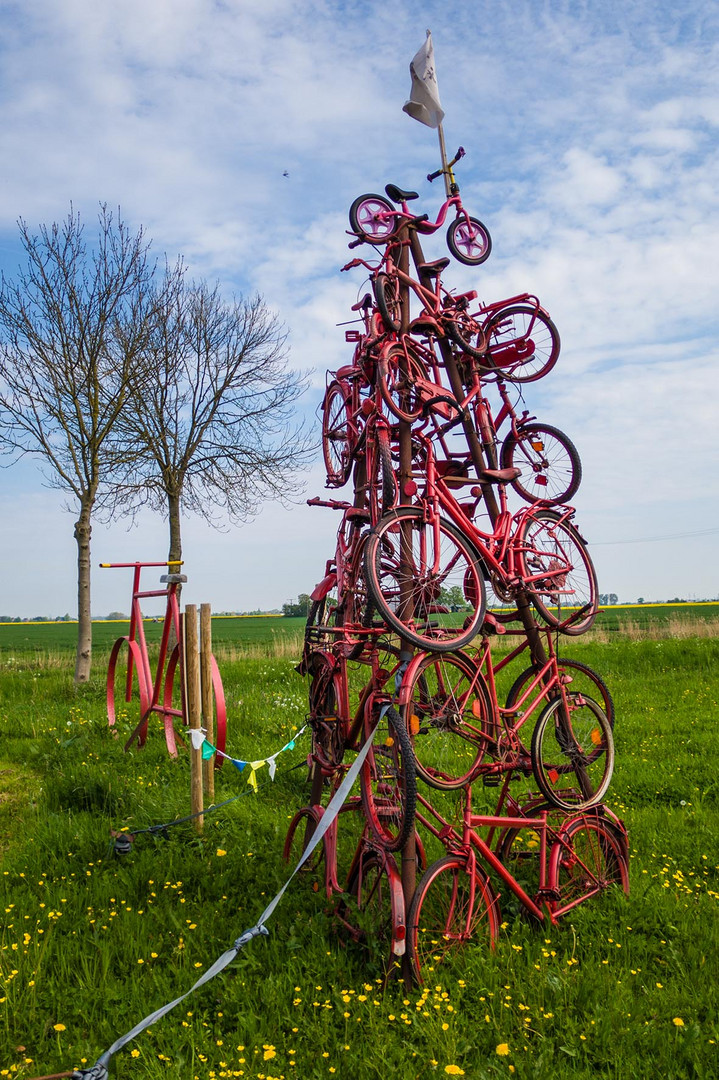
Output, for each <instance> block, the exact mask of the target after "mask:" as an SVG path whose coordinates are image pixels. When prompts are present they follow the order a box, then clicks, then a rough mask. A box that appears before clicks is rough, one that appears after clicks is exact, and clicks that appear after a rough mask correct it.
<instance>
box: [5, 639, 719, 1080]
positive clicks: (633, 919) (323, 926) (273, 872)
mask: <svg viewBox="0 0 719 1080" xmlns="http://www.w3.org/2000/svg"><path fill="white" fill-rule="evenodd" d="M270 621H272V622H274V623H275V624H277V623H282V624H284V623H287V622H289V620H284V619H283V620H279V619H278V620H265V623H267V622H270ZM222 622H226V623H230V622H231V620H216V621H215V625H214V626H213V631H214V634H215V641H216V642H217V643H220V638H219V636H218V634H219V631H218V630H217V629H216V627H217V626H218V624H220V625H221V623H222ZM237 622H242V623H244V624H247V623H250V622H251V620H237ZM258 623H259V620H258ZM6 629H8V630H12V629H14V628H12V627H11V628H5V627H2V628H0V648H2V650H3V651H2V656H1V657H0V731H1V732H2V736H3V740H2V744H1V746H0V852H1V853H2V866H1V872H0V889H2V893H3V895H2V900H3V908H4V913H5V919H4V924H3V932H2V941H1V942H0V956H1V960H0V970H1V971H2V981H3V985H2V989H0V998H2V999H3V1000H2V1001H0V1009H1V1011H0V1018H1V1021H2V1033H1V1035H0V1076H8V1075H11V1076H24V1077H34V1076H37V1075H39V1074H46V1073H52V1072H57V1071H63V1070H67V1069H70V1068H72V1067H74V1066H78V1065H80V1064H81V1063H83V1059H84V1060H85V1061H86V1062H87V1064H91V1063H92V1062H94V1061H95V1060H96V1058H97V1057H98V1056H99V1054H100V1053H101V1052H102V1051H103V1050H105V1049H106V1048H107V1047H108V1046H109V1045H110V1044H111V1043H112V1041H113V1040H114V1039H115V1038H116V1037H117V1036H118V1035H120V1034H122V1033H124V1032H125V1031H126V1030H128V1029H129V1028H130V1027H131V1026H132V1025H133V1024H135V1023H136V1022H137V1021H138V1020H140V1019H141V1018H142V1017H143V1016H145V1015H146V1014H147V1013H148V1012H149V1011H151V1010H152V1009H155V1008H157V1007H159V1006H160V1005H163V1004H164V1003H165V1002H167V1001H169V1000H171V999H172V998H174V997H176V996H177V995H178V994H180V993H181V992H183V991H184V990H186V989H189V987H190V986H191V985H192V983H193V981H194V980H195V978H196V977H197V976H198V975H199V973H200V972H201V971H202V970H203V969H204V968H205V967H207V966H208V965H209V964H210V963H211V962H212V961H213V960H214V959H215V958H216V957H217V956H218V955H219V954H220V953H221V952H222V951H224V949H225V948H227V946H228V945H229V944H230V943H231V942H232V941H233V940H234V939H235V938H236V937H237V936H238V935H239V934H240V933H241V932H242V931H243V930H245V929H246V928H247V927H249V926H251V925H252V924H253V923H254V922H255V920H256V919H257V917H258V916H259V914H260V913H261V911H262V910H263V908H264V906H265V904H266V903H267V902H268V901H269V899H270V898H271V897H272V896H273V895H274V894H275V892H276V891H277V890H278V889H279V887H280V886H281V885H282V884H283V882H284V881H285V879H286V877H287V873H288V870H287V866H286V864H285V863H284V862H283V860H282V857H281V853H282V844H283V840H284V836H285V833H286V829H287V826H288V824H289V820H290V818H291V817H292V815H293V813H294V811H295V810H296V809H297V808H298V807H300V806H302V805H303V804H304V803H305V802H306V801H307V798H308V787H307V770H306V768H304V766H301V767H299V768H297V769H294V770H293V769H292V768H291V766H292V765H295V764H298V763H301V762H302V760H303V757H304V755H305V753H306V751H307V743H306V741H305V742H298V745H297V748H296V750H295V751H293V752H288V753H287V754H285V755H283V757H282V758H280V761H279V764H278V773H277V777H276V780H275V782H274V784H270V783H268V782H267V777H266V770H265V771H264V772H265V778H264V786H263V787H262V788H261V790H260V793H259V794H258V795H257V796H253V795H250V796H249V797H244V796H243V797H242V798H240V799H238V800H237V801H236V802H234V803H233V804H231V805H230V806H228V807H226V808H224V809H223V810H221V811H219V812H218V813H217V814H216V815H214V816H213V817H211V818H210V819H208V821H207V823H206V827H205V832H204V835H203V836H202V838H198V837H197V836H196V834H195V833H194V831H193V830H192V828H191V827H190V826H187V825H180V826H178V827H176V828H173V829H171V830H169V832H168V834H167V836H162V835H156V836H152V835H147V834H145V835H142V836H138V838H137V840H136V841H135V843H134V845H133V850H132V852H131V853H130V854H129V855H126V856H122V857H117V856H114V855H112V854H110V853H109V841H110V829H111V828H114V829H118V828H121V827H128V828H130V829H133V828H135V829H139V828H142V827H145V826H148V825H151V824H154V823H159V822H167V821H171V820H172V819H173V818H174V817H177V816H181V815H183V814H185V813H187V811H188V804H189V775H188V763H187V758H186V755H184V754H181V756H180V758H179V759H178V760H177V761H171V760H169V758H168V756H167V753H166V751H165V749H164V739H163V737H162V734H161V731H160V728H159V723H157V724H156V725H155V727H154V728H153V729H152V730H151V733H150V737H149V739H148V742H147V745H146V746H145V748H144V749H143V750H138V751H134V752H132V753H130V754H124V753H123V751H122V740H115V739H113V738H112V737H111V736H110V734H109V732H108V729H107V725H106V719H105V705H104V673H103V663H104V658H105V656H106V653H107V647H108V644H109V641H110V640H111V639H112V638H113V637H114V636H116V634H117V624H114V625H111V627H108V629H109V634H108V637H107V638H106V639H105V640H104V641H103V643H102V644H100V643H97V644H96V661H97V662H96V666H95V673H94V676H93V681H92V682H91V684H90V685H89V686H87V687H85V688H83V689H82V690H81V691H80V692H78V693H76V692H75V691H74V690H73V687H72V664H71V655H70V654H71V650H70V651H69V652H68V647H67V646H66V650H65V655H64V659H63V658H62V657H60V659H58V662H57V664H52V665H50V664H48V663H46V662H45V660H44V658H43V655H37V649H36V646H37V639H35V640H31V641H29V642H28V644H27V646H26V647H25V648H24V649H23V648H21V646H19V645H18V644H17V643H16V644H15V645H14V646H13V650H14V651H12V652H9V651H8V649H7V647H6V643H5V642H4V641H3V640H2V636H3V635H4V633H5V631H6ZM21 629H22V630H23V631H25V630H26V629H27V631H28V632H29V631H30V628H29V627H28V628H26V627H22V628H21ZM48 629H51V628H48ZM64 629H65V628H64V627H63V628H62V630H64ZM268 629H269V628H268V627H266V626H265V628H264V629H263V627H262V626H256V627H250V628H249V630H251V631H253V632H255V631H256V633H257V638H256V640H255V642H254V643H253V642H251V641H249V631H248V637H247V638H245V639H244V641H243V640H240V639H238V638H235V640H234V641H233V642H229V643H228V644H229V645H231V646H232V647H233V648H235V647H236V648H237V649H238V650H242V649H244V650H245V651H246V652H247V651H248V650H250V647H251V646H257V647H258V648H259V646H260V645H261V644H262V640H264V642H265V645H264V647H265V648H266V649H267V651H268V652H269V651H272V652H274V653H275V654H276V653H278V652H280V653H281V652H282V651H284V650H283V649H279V650H278V649H277V648H276V645H274V644H273V639H272V635H271V633H270V634H269V636H265V637H264V639H262V634H263V633H265V632H266V631H267V630H268ZM44 630H45V628H44V627H33V628H32V631H33V633H36V632H39V631H44ZM260 639H262V640H260ZM42 648H43V649H44V650H46V651H47V652H48V653H52V652H53V650H54V651H57V652H58V653H60V652H61V647H60V645H59V644H58V643H57V642H54V641H53V640H52V639H51V636H48V637H47V638H45V639H44V644H43V647H42ZM218 651H219V650H218ZM566 652H567V654H568V655H569V656H572V657H573V658H576V659H578V660H582V661H585V662H587V663H589V664H591V665H592V666H593V667H595V668H596V669H597V670H598V671H600V672H601V673H602V674H603V675H604V677H605V679H606V681H607V682H608V683H609V685H610V687H611V690H612V692H613V695H614V698H615V701H616V706H617V723H616V729H615V734H616V743H617V768H616V773H615V779H614V781H613V784H612V788H611V791H610V795H611V797H610V799H609V802H610V805H611V806H612V807H613V809H614V810H615V811H616V812H617V813H618V814H619V815H620V816H621V817H622V818H623V819H624V820H625V822H626V824H627V827H628V829H629V836H630V848H631V853H632V855H631V864H630V872H631V885H632V891H631V895H630V896H629V897H625V896H624V895H623V894H622V893H621V892H613V893H610V894H605V895H604V896H602V897H600V898H599V899H598V900H596V901H594V902H590V903H588V904H586V905H584V906H583V907H581V908H579V909H577V910H576V911H575V912H574V913H573V915H572V916H571V918H570V919H568V920H567V921H566V922H565V923H564V924H563V925H560V926H558V927H555V928H551V929H548V928H545V927H540V928H535V927H532V926H530V925H529V924H528V923H527V922H526V921H525V920H524V919H523V918H522V917H521V916H519V915H518V914H516V913H515V911H514V908H513V906H512V905H511V904H508V905H505V908H504V911H503V915H504V919H505V924H504V925H503V929H502V932H501V936H500V942H499V945H498V948H497V950H496V951H495V952H494V953H491V952H490V951H489V950H488V949H487V948H486V946H485V943H484V942H483V941H481V940H479V941H478V942H477V944H476V946H475V947H473V948H471V949H468V950H466V951H465V952H464V953H462V955H461V956H459V957H457V958H456V959H455V960H454V961H453V962H452V963H450V964H447V965H446V966H442V967H441V968H438V969H437V971H436V973H435V975H434V976H433V979H432V981H431V982H429V983H428V984H427V986H426V988H425V989H424V990H422V991H420V990H418V989H414V990H412V991H411V992H409V993H408V992H406V991H405V990H404V988H403V986H402V985H401V984H398V983H390V984H389V986H388V987H387V988H386V989H383V987H382V980H381V957H379V956H377V955H376V954H373V953H372V952H369V953H366V952H364V951H362V950H358V949H357V948H355V947H352V946H351V945H350V944H348V943H347V942H346V941H345V940H344V939H343V937H342V936H341V934H340V933H339V929H338V926H337V924H336V922H335V920H334V919H333V916H332V911H331V905H329V904H328V903H327V902H326V901H325V900H324V897H323V895H322V894H321V893H319V894H318V893H315V892H313V891H312V888H311V887H310V885H309V883H308V881H307V880H306V879H305V878H304V877H303V878H301V879H295V881H294V882H293V883H292V885H291V886H290V889H289V890H288V893H287V894H286V896H285V898H284V900H283V901H282V903H281V905H280V907H279V908H278V910H277V912H276V913H275V916H274V917H273V919H272V920H271V922H270V924H269V929H270V936H269V938H266V939H259V940H255V941H253V942H251V943H250V945H249V946H248V947H247V948H246V949H245V950H243V951H242V952H241V953H240V955H239V957H238V959H237V960H236V962H235V963H234V964H233V965H232V967H231V968H230V969H228V971H226V972H225V973H224V974H222V975H220V976H219V977H218V978H217V979H216V980H214V981H213V982H211V983H210V984H209V985H208V986H207V987H205V988H204V989H203V990H201V991H200V992H198V993H197V994H196V995H193V996H191V997H190V998H189V999H188V1000H187V1002H185V1003H183V1004H182V1005H180V1006H179V1007H178V1008H177V1009H176V1010H175V1011H173V1012H172V1013H170V1015H169V1016H167V1017H166V1018H165V1019H164V1020H162V1021H161V1022H159V1023H157V1024H155V1025H153V1027H152V1029H151V1033H145V1034H144V1035H142V1036H140V1037H139V1038H138V1040H137V1041H136V1042H135V1043H133V1044H131V1045H130V1046H129V1047H128V1048H127V1049H125V1050H123V1051H121V1052H120V1053H119V1054H118V1055H117V1058H116V1063H117V1066H116V1071H117V1075H119V1076H123V1077H128V1078H143V1080H144V1078H155V1077H157V1078H159V1077H160V1076H163V1077H166V1076H167V1075H170V1076H176V1077H178V1078H182V1080H185V1078H192V1077H195V1076H197V1077H199V1078H201V1080H204V1078H205V1077H211V1076H213V1075H214V1076H218V1077H219V1076H238V1075H242V1076H245V1077H253V1078H261V1077H265V1078H267V1080H269V1078H279V1077H290V1076H297V1077H301V1078H302V1080H306V1078H330V1077H332V1076H334V1077H343V1078H344V1077H347V1078H352V1080H355V1078H359V1080H364V1078H368V1080H369V1078H374V1077H383V1078H384V1077H387V1076H389V1077H393V1078H395V1077H398V1078H402V1080H404V1078H405V1077H406V1078H414V1077H421V1078H425V1077H434V1076H445V1075H451V1073H449V1074H448V1073H447V1072H446V1067H447V1066H451V1065H455V1066H457V1067H458V1068H461V1069H463V1070H464V1073H465V1075H466V1076H467V1077H471V1078H473V1080H474V1078H485V1077H487V1078H489V1077H491V1078H494V1077H509V1076H512V1075H513V1076H515V1077H520V1078H527V1080H529V1078H532V1080H537V1078H540V1080H543V1078H545V1077H546V1078H547V1080H549V1078H553V1080H554V1078H564V1077H566V1078H570V1077H571V1078H572V1080H575V1078H584V1077H586V1078H589V1077H593V1078H594V1077H607V1078H609V1077H612V1078H622V1080H624V1078H626V1077H655V1076H662V1077H668V1078H684V1077H686V1078H689V1077H706V1078H710V1077H714V1076H716V1075H717V1071H719V1070H718V1068H717V1062H718V1060H719V1059H718V1058H717V1045H716V1041H717V1039H718V1038H719V1031H718V1025H717V1018H718V1017H719V992H718V990H717V987H718V986H719V971H718V970H717V968H718V964H717V957H718V956H719V867H718V866H717V863H719V858H718V857H717V845H716V837H717V834H718V832H719V814H718V813H717V804H718V802H719V768H718V766H719V760H718V759H719V754H718V753H717V727H718V720H719V706H718V705H717V702H718V701H719V696H718V695H719V641H718V640H716V639H714V638H707V637H694V638H686V639H680V640H674V639H664V638H662V639H661V640H653V639H646V640H642V639H630V638H628V637H624V638H622V637H621V636H620V635H619V634H612V635H611V640H609V641H608V642H603V641H598V640H595V641H587V640H585V639H577V640H575V641H572V642H568V643H567V648H566ZM222 675H223V680H224V683H225V688H226V693H227V699H228V708H229V725H230V726H229V734H228V749H229V750H230V751H231V752H232V753H233V754H236V755H237V756H239V757H243V758H252V759H255V758H258V757H263V756H265V755H266V754H269V753H272V752H273V751H275V750H277V749H279V747H280V746H282V745H283V743H284V742H285V741H286V740H287V738H288V736H289V735H291V734H292V733H293V731H294V730H295V729H296V728H298V727H299V726H301V724H302V722H303V719H304V716H305V712H306V685H305V683H304V682H303V680H302V679H301V678H300V677H299V676H298V675H297V674H296V673H295V672H294V670H293V664H292V659H291V658H290V657H287V656H282V655H279V656H278V655H274V656H272V657H265V658H263V657H261V656H252V655H250V656H247V655H245V656H244V657H241V658H239V659H226V660H224V661H223V663H222ZM508 677H509V676H508ZM123 724H124V730H125V731H127V732H128V733H129V731H130V730H131V726H132V718H131V717H128V718H127V719H126V720H125V721H123ZM260 776H262V773H260ZM245 790H247V785H246V783H245V782H244V779H243V777H242V775H241V774H239V773H238V772H237V771H236V770H230V769H229V768H225V769H223V770H222V771H221V773H220V774H219V775H218V778H217V792H216V799H217V801H218V802H219V801H220V800H222V799H224V798H229V797H231V796H232V795H234V794H237V793H239V792H242V791H245ZM483 794H485V793H484V789H482V788H481V786H480V785H478V787H477V799H478V801H480V799H481V798H482V797H483ZM491 794H492V792H491V790H489V791H488V797H489V796H491ZM346 831H349V829H347V830H346ZM341 837H342V834H341ZM218 852H226V854H218ZM350 857H351V851H350V850H349V847H348V845H347V843H341V847H340V863H341V866H342V867H344V868H345V869H346V868H347V865H348V862H349V859H350ZM140 961H141V962H140ZM678 1020H681V1021H682V1023H681V1024H678V1023H677V1022H676V1021H678ZM59 1025H63V1026H62V1027H61V1028H60V1029H59V1030H58V1026H59ZM505 1045H506V1047H507V1048H508V1053H507V1054H506V1055H504V1054H498V1053H497V1047H500V1048H502V1049H504V1047H505ZM239 1047H242V1049H239ZM21 1048H22V1049H21ZM133 1053H136V1055H137V1056H134V1057H133V1056H132V1054H133ZM293 1063H294V1064H293ZM510 1067H511V1068H510ZM332 1070H334V1071H332ZM512 1070H513V1071H512Z"/></svg>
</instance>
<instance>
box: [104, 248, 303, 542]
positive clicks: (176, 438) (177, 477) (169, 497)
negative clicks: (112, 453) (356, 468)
mask: <svg viewBox="0 0 719 1080" xmlns="http://www.w3.org/2000/svg"><path fill="white" fill-rule="evenodd" d="M153 311H154V323H153V330H152V333H151V335H150V337H149V339H148V341H147V343H146V346H145V353H144V359H143V363H142V371H141V372H138V373H137V377H136V380H135V382H134V383H133V387H132V389H131V398H132V408H131V409H127V410H125V412H124V414H123V418H122V421H121V425H120V429H118V430H121V440H122V443H123V445H124V446H125V447H128V446H131V447H133V454H134V456H132V457H131V456H130V455H129V454H127V453H126V454H125V456H124V459H123V460H124V466H125V467H124V471H123V472H122V473H118V474H117V476H116V480H117V484H116V488H115V496H116V499H117V503H116V506H117V504H119V503H124V505H125V507H126V509H127V508H129V510H130V511H131V512H134V511H135V510H137V509H138V507H139V506H141V505H143V504H146V505H149V506H151V507H153V508H155V509H159V510H161V511H162V512H163V513H165V514H166V515H167V518H168V521H169V532H170V543H169V551H168V561H169V562H179V561H180V560H181V559H182V527H181V517H182V513H183V512H187V511H189V512H194V513H197V514H201V515H202V516H203V517H204V518H206V519H207V520H209V521H210V522H211V523H216V522H217V520H218V516H219V512H220V511H224V512H225V513H226V514H227V516H228V517H229V519H230V520H232V521H236V522H237V521H245V520H247V519H248V518H250V517H252V516H253V515H254V514H255V513H256V511H257V509H258V506H259V504H260V502H261V501H262V500H263V499H264V498H267V497H269V498H277V499H280V500H284V499H286V498H287V497H288V483H289V481H290V478H291V477H292V476H293V475H294V474H295V472H296V471H297V470H298V469H299V468H300V467H301V466H302V465H303V464H304V462H305V461H306V459H307V456H308V452H309V447H310V443H309V440H308V437H307V436H306V434H305V433H304V431H303V429H302V426H301V425H296V424H294V423H293V419H292V418H293V414H294V410H295V405H296V401H297V398H298V397H299V395H300V394H301V393H303V391H304V389H305V380H304V377H303V376H302V375H301V374H299V373H297V372H294V371H291V370H289V369H288V366H287V352H286V348H285V333H284V330H283V328H282V327H281V325H280V324H279V323H278V321H277V319H276V317H275V316H274V315H273V314H272V313H271V312H270V311H269V310H268V309H267V307H266V306H265V304H264V302H263V300H262V299H261V298H260V297H259V296H255V297H254V298H252V299H251V300H243V299H240V300H233V301H231V302H228V301H225V300H224V299H223V298H222V296H221V294H220V289H219V285H216V286H215V287H214V288H212V289H211V288H209V287H208V285H207V284H206V283H204V282H202V283H199V284H198V283H195V282H188V281H187V280H186V278H185V273H184V268H183V266H182V264H181V263H179V264H177V265H176V266H175V267H174V268H169V269H168V270H167V272H166V275H165V280H164V282H163V284H162V287H161V288H160V289H158V296H157V299H156V302H155V303H154V305H153Z"/></svg>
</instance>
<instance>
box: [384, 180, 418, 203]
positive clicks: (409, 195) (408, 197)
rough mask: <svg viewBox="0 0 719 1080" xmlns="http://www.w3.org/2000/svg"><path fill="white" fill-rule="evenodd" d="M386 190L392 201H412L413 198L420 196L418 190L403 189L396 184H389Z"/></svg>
mask: <svg viewBox="0 0 719 1080" xmlns="http://www.w3.org/2000/svg"><path fill="white" fill-rule="evenodd" d="M385 191H386V192H387V194H388V195H389V197H390V199H391V200H392V202H411V201H412V199H418V198H419V195H418V194H417V192H416V191H402V188H399V187H397V185H396V184H387V186H386V187H385Z"/></svg>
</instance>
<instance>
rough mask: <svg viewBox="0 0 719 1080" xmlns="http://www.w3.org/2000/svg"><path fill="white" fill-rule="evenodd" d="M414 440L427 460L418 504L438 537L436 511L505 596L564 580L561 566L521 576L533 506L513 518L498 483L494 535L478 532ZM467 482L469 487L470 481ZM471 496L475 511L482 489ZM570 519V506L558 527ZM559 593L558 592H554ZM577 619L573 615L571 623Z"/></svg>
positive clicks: (429, 449) (424, 440) (427, 443)
mask: <svg viewBox="0 0 719 1080" xmlns="http://www.w3.org/2000/svg"><path fill="white" fill-rule="evenodd" d="M416 439H417V441H418V442H420V443H421V444H422V446H423V447H424V451H425V458H426V461H425V471H424V472H423V473H422V474H421V475H422V478H423V479H424V481H425V489H424V494H423V495H421V496H420V497H419V501H420V503H421V505H422V506H423V507H424V509H425V513H426V515H427V520H428V521H430V522H431V523H432V525H433V528H434V530H435V533H436V534H437V535H438V532H439V511H440V509H441V510H444V512H445V513H446V514H447V516H448V517H449V518H450V519H451V520H452V521H453V522H454V524H455V525H456V526H457V527H458V528H459V529H460V530H461V531H462V533H463V535H464V536H466V537H467V539H468V540H470V541H471V543H472V544H473V545H474V547H475V548H476V550H477V553H478V555H479V556H480V558H481V559H482V561H483V562H484V564H485V566H486V569H487V570H488V572H489V574H490V576H492V575H494V577H495V579H496V581H497V582H498V584H499V586H500V588H501V589H502V590H504V591H507V592H511V591H512V590H513V589H516V588H517V587H519V586H523V587H525V588H527V589H529V591H530V592H531V590H532V587H533V585H534V583H535V582H539V581H541V582H546V581H547V579H550V578H555V579H557V580H558V581H561V579H562V578H563V577H565V576H566V572H567V570H566V567H565V566H562V565H559V566H557V567H556V568H545V567H543V568H542V570H541V571H540V572H539V573H537V574H529V575H523V574H521V573H520V569H521V568H520V561H519V548H518V546H517V538H518V536H519V535H520V534H521V532H522V527H523V525H524V523H525V521H526V520H527V518H531V517H533V516H534V512H535V510H534V507H533V506H528V507H526V508H525V509H522V510H519V511H518V512H517V513H515V514H512V513H511V512H510V511H509V510H508V509H507V497H506V492H505V485H504V483H498V485H497V486H498V487H499V499H500V512H499V515H498V517H497V520H496V522H495V525H494V530H493V532H491V533H487V532H483V531H482V530H481V529H479V528H477V526H476V525H475V523H474V521H473V519H472V518H471V517H470V516H469V514H468V513H467V512H466V509H465V508H463V507H462V505H461V504H460V503H458V502H457V499H456V498H455V496H454V494H453V493H452V491H451V490H450V488H449V487H448V486H447V483H446V482H445V480H444V478H443V477H441V476H440V475H439V474H438V472H437V467H436V461H435V456H434V448H433V446H432V441H431V439H429V438H428V437H427V436H425V435H422V434H419V433H417V435H416ZM480 481H481V477H480ZM469 482H470V483H471V480H470V481H469ZM415 486H416V485H415ZM471 494H472V495H473V496H474V498H475V503H474V507H475V508H476V506H477V505H478V503H479V500H480V498H481V496H482V492H481V488H480V487H479V486H474V487H473V488H472V492H471ZM573 515H574V508H573V507H571V506H570V507H565V508H564V512H563V513H561V514H560V515H559V518H558V521H557V524H561V523H563V522H565V521H568V520H569V519H570V518H571V517H572V516H573ZM437 547H438V545H437V544H435V548H437ZM560 591H561V590H560V589H559V588H558V589H557V592H560ZM576 617H577V615H576V614H575V615H574V616H572V619H574V618H576Z"/></svg>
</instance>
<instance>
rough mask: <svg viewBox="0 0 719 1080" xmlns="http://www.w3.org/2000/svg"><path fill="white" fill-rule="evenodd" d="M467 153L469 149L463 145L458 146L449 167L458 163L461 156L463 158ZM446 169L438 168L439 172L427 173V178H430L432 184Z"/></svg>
mask: <svg viewBox="0 0 719 1080" xmlns="http://www.w3.org/2000/svg"><path fill="white" fill-rule="evenodd" d="M466 153H467V151H466V150H465V149H464V147H463V146H458V147H457V153H456V154H455V155H454V157H453V158H452V160H451V161H448V162H447V169H451V168H452V166H453V165H456V164H457V162H458V161H459V160H460V159H461V158H463V157H464V155H465V154H466ZM444 171H445V170H444V169H437V172H433V173H427V179H428V180H429V182H430V184H431V183H432V181H433V180H436V179H437V177H438V176H441V175H442V174H443V173H444Z"/></svg>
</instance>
